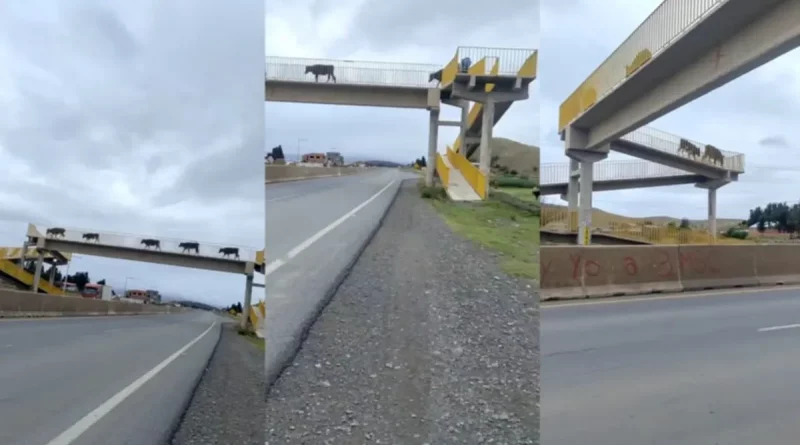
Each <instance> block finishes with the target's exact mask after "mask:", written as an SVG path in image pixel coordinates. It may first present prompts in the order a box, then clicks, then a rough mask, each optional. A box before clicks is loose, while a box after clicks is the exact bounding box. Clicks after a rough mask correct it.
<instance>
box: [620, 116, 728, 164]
mask: <svg viewBox="0 0 800 445" xmlns="http://www.w3.org/2000/svg"><path fill="white" fill-rule="evenodd" d="M620 139H622V140H625V141H628V142H632V143H634V144H638V145H643V146H646V147H649V148H652V149H655V150H659V151H663V152H665V153H669V154H672V155H675V156H679V157H682V158H684V159H688V160H690V161H693V162H698V163H701V164H706V165H712V166H716V167H719V166H720V165H719V164H716V163H714V161H713V160H711V159H707V158H704V156H703V154H701V155H700V156H699V157H694V156H691V155H689V154H687V153H684V152H681V151H680V150H679V148H680V142H681V139H683V140H686V141H688V142H691V143H692V144H694V145H696V146H697V147H698V148H703V147H705V146H706V144H703V143H701V142H696V141H692V140H691V139H686V138H682V137H680V136H676V135H674V134H670V133H667V132H666V131H661V130H657V129H655V128H652V127H642V128H639V129H638V130H634V131H632V132H630V133H628V134H626V135H624V136H622V137H621V138H620ZM720 152H721V153H722V156H723V162H722V168H724V169H725V170H729V171H732V172H736V173H744V154H742V153H736V152H733V151H726V150H720Z"/></svg>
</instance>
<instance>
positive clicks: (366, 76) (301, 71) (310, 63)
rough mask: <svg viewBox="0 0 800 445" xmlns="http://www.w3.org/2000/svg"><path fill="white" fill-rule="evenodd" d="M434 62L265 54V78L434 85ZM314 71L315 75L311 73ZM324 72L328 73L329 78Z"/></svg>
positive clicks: (436, 67) (413, 85)
mask: <svg viewBox="0 0 800 445" xmlns="http://www.w3.org/2000/svg"><path fill="white" fill-rule="evenodd" d="M440 69H441V67H439V66H436V65H427V64H418V63H395V62H367V61H360V60H335V59H306V58H294V57H267V58H266V80H267V82H269V81H270V80H281V81H292V82H311V83H314V82H317V81H318V82H331V83H332V82H334V80H333V77H334V76H335V78H336V83H337V84H348V85H375V86H393V87H416V88H429V87H435V86H436V84H437V82H436V81H435V80H431V79H430V75H431V74H432V73H435V72H437V71H438V70H440ZM315 72H316V73H318V76H317V78H316V79H315V75H314V73H315ZM328 73H331V74H332V75H331V78H330V80H329V79H328Z"/></svg>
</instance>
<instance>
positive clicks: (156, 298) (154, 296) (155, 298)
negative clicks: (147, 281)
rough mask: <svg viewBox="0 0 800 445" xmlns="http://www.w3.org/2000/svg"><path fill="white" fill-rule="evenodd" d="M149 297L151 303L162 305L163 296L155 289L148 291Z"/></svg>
mask: <svg viewBox="0 0 800 445" xmlns="http://www.w3.org/2000/svg"><path fill="white" fill-rule="evenodd" d="M147 297H148V299H149V300H150V302H151V303H161V294H160V293H158V291H157V290H155V289H148V290H147Z"/></svg>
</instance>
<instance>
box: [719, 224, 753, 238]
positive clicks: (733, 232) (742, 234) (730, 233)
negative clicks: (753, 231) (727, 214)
mask: <svg viewBox="0 0 800 445" xmlns="http://www.w3.org/2000/svg"><path fill="white" fill-rule="evenodd" d="M749 234H750V233H748V232H747V231H746V230H741V229H739V228H736V227H731V228H729V229H728V230H727V231H725V236H727V237H728V238H735V239H741V240H743V239H747V235H749Z"/></svg>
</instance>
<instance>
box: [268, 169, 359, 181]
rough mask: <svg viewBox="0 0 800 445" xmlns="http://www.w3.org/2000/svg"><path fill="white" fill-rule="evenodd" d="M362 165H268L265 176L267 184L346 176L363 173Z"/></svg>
mask: <svg viewBox="0 0 800 445" xmlns="http://www.w3.org/2000/svg"><path fill="white" fill-rule="evenodd" d="M365 170H366V169H364V168H360V167H304V166H297V165H266V166H265V168H264V178H265V181H266V183H267V184H271V183H274V182H285V181H299V180H302V179H313V178H324V177H330V176H345V175H353V174H356V173H362V172H364V171H365Z"/></svg>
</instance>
